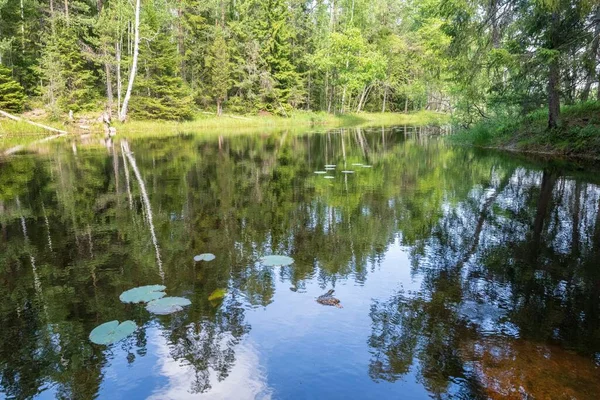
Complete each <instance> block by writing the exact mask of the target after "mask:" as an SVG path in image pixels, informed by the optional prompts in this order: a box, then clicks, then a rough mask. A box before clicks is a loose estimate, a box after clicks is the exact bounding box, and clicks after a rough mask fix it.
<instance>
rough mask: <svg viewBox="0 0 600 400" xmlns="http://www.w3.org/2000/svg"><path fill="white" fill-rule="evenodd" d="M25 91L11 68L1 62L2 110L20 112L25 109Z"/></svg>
mask: <svg viewBox="0 0 600 400" xmlns="http://www.w3.org/2000/svg"><path fill="white" fill-rule="evenodd" d="M23 103H25V91H24V90H23V87H22V86H21V85H20V84H19V83H18V82H16V81H15V80H14V79H13V78H12V75H11V71H10V69H8V68H6V67H5V66H4V65H2V64H0V110H2V111H12V112H16V113H19V112H21V111H23Z"/></svg>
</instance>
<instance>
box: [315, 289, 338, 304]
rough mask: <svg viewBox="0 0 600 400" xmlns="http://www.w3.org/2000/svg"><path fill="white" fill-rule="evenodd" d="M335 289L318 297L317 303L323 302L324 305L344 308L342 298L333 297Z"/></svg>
mask: <svg viewBox="0 0 600 400" xmlns="http://www.w3.org/2000/svg"><path fill="white" fill-rule="evenodd" d="M333 292H334V290H333V289H329V290H328V291H327V293H325V294H322V295H320V296H319V297H317V303H319V304H323V305H324V306H336V307H337V308H343V307H342V305H341V304H340V300H339V299H336V298H335V297H333Z"/></svg>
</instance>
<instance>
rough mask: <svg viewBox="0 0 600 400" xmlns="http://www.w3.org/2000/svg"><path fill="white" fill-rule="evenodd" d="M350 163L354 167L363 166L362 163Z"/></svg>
mask: <svg viewBox="0 0 600 400" xmlns="http://www.w3.org/2000/svg"><path fill="white" fill-rule="evenodd" d="M352 165H354V166H355V167H362V166H363V164H362V163H352Z"/></svg>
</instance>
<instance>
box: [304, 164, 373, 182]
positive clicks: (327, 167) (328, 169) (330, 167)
mask: <svg viewBox="0 0 600 400" xmlns="http://www.w3.org/2000/svg"><path fill="white" fill-rule="evenodd" d="M352 166H354V167H359V168H372V166H371V165H366V164H361V163H353V164H352ZM336 168H337V165H335V164H325V169H324V170H323V171H315V174H317V175H323V178H325V179H333V178H334V176H332V175H327V174H328V173H329V172H331V171H335V170H336ZM341 172H342V174H353V173H354V170H343V171H341Z"/></svg>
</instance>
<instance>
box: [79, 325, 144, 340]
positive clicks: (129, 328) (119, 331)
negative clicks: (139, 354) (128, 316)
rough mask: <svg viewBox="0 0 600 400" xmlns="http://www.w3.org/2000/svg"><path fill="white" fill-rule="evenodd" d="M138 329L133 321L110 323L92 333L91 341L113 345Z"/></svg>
mask: <svg viewBox="0 0 600 400" xmlns="http://www.w3.org/2000/svg"><path fill="white" fill-rule="evenodd" d="M136 329H137V325H136V324H135V322H133V321H123V322H121V323H120V324H119V321H110V322H106V323H104V324H102V325H98V326H97V327H95V328H94V330H92V331H91V332H90V340H91V341H92V342H93V343H96V344H111V343H116V342H118V341H119V340H122V339H125V338H126V337H127V336H129V335H131V334H132V333H133V332H135V330H136Z"/></svg>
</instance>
